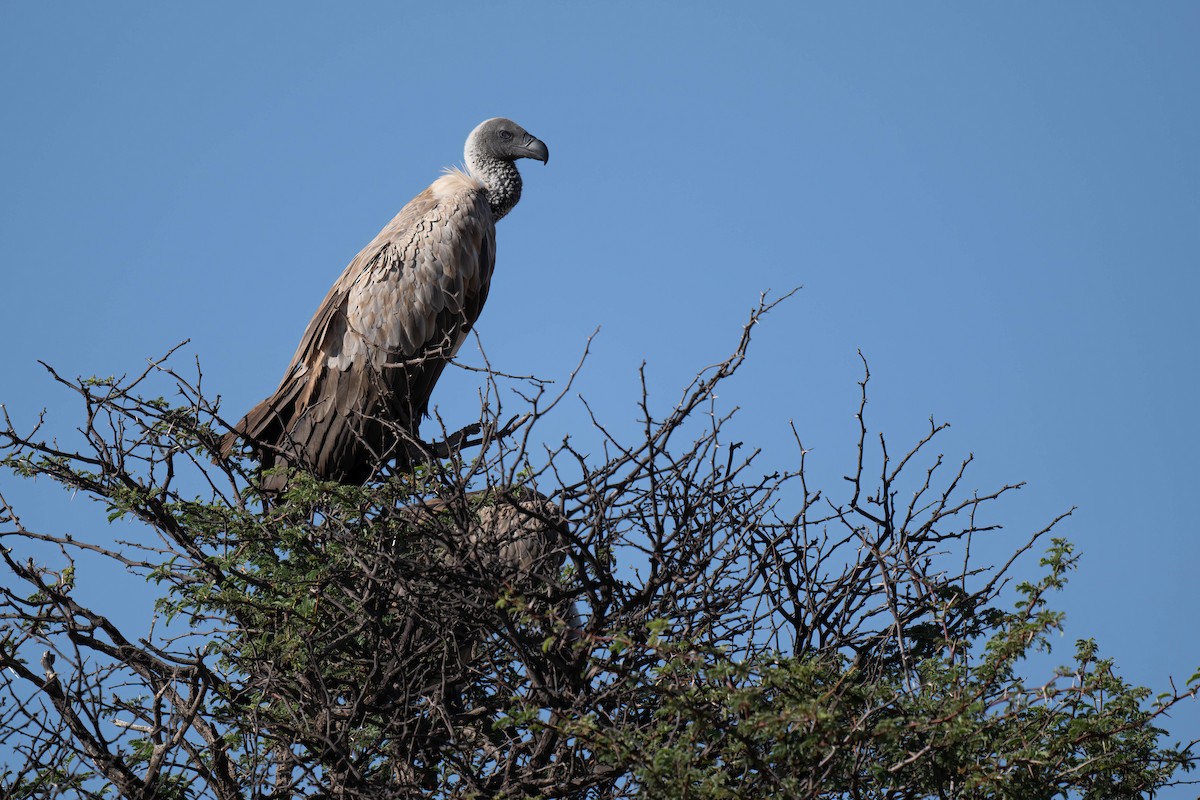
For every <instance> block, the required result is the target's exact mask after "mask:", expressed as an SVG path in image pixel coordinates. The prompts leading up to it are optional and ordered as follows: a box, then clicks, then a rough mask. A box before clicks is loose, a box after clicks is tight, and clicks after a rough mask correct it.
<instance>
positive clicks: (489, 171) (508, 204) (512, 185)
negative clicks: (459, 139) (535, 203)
mask: <svg viewBox="0 0 1200 800" xmlns="http://www.w3.org/2000/svg"><path fill="white" fill-rule="evenodd" d="M474 138H475V137H471V139H468V140H467V149H466V153H465V155H466V161H467V171H468V172H469V173H470V174H471V175H472V176H473V177H475V178H478V179H479V180H480V181H481V182H482V183H483V186H484V189H485V191H486V192H487V199H488V205H490V206H491V207H492V217H493V218H495V219H496V220H499V219H500V218H501V217H503V216H504V215H505V214H507V213H508V212H509V211H512V208H513V206H515V205H516V204H517V201H518V200H520V199H521V185H522V184H521V173H520V172H518V171H517V165H516V164H514V163H513V162H512V161H510V160H509V159H506V158H497V157H496V156H493V155H489V154H486V153H484V152H483V151H482V148H480V147H479V146H478V143H476V142H475V141H474Z"/></svg>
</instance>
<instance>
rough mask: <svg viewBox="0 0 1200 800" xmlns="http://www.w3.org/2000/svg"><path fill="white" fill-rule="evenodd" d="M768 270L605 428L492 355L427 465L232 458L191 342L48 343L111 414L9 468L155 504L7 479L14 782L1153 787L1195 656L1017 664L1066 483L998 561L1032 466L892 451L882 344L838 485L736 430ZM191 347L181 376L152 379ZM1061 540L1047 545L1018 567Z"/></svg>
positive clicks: (89, 417) (37, 432)
mask: <svg viewBox="0 0 1200 800" xmlns="http://www.w3.org/2000/svg"><path fill="white" fill-rule="evenodd" d="M773 305H774V303H769V302H766V301H765V300H764V301H763V302H762V303H760V304H759V306H758V307H757V308H756V309H755V310H754V311H753V312H752V313H751V315H750V318H749V320H748V322H747V324H746V326H745V328H744V330H743V332H742V336H741V339H740V341H739V343H738V345H737V347H736V349H735V350H734V352H733V353H732V354H731V355H730V356H729V357H728V358H727V359H725V360H723V361H722V362H721V363H719V364H717V365H716V366H714V367H711V368H709V369H707V370H705V371H703V372H702V373H700V374H699V375H698V376H697V377H696V378H695V380H694V381H693V382H692V383H691V384H690V385H689V386H688V387H686V389H685V390H684V391H683V393H682V395H681V397H680V400H679V402H678V403H677V404H676V405H675V406H674V407H673V408H671V409H669V410H668V411H667V412H666V413H665V414H663V415H661V416H658V415H657V414H656V413H655V411H654V410H653V409H652V407H651V403H650V401H649V399H648V398H647V397H646V395H645V392H644V391H643V397H642V403H641V416H642V419H641V434H640V435H638V436H636V437H634V438H633V439H632V440H630V439H622V438H620V437H618V436H616V435H614V434H613V433H612V432H611V431H610V429H609V428H608V427H606V426H605V425H604V424H603V423H602V422H600V421H599V420H597V419H596V418H595V417H594V416H592V418H591V420H590V424H591V426H592V430H593V431H594V432H596V434H597V435H598V437H599V438H600V440H601V441H602V442H603V450H602V454H601V455H600V456H592V455H590V454H588V453H585V452H583V451H582V450H581V449H580V448H579V447H578V445H577V443H576V440H574V439H571V438H568V439H566V440H564V441H563V442H561V443H560V444H558V445H555V446H550V447H547V446H544V445H541V446H539V445H538V443H537V442H538V440H537V438H536V435H535V432H536V431H537V430H538V423H539V420H541V419H543V418H544V416H545V415H546V414H547V413H548V411H549V410H550V409H552V408H553V407H554V406H555V405H556V404H557V403H558V402H559V400H561V398H562V397H563V396H565V395H566V393H567V392H568V391H569V390H570V382H569V381H568V385H567V387H566V388H564V389H562V390H561V391H560V392H559V393H558V394H552V393H551V392H550V387H549V386H548V385H547V384H545V383H543V382H539V381H536V380H531V379H524V380H521V381H518V385H517V395H518V396H519V397H520V398H521V402H522V403H523V404H524V408H523V409H522V412H521V413H520V414H518V415H517V416H516V417H513V418H511V419H509V420H507V421H505V418H504V416H503V415H502V413H501V412H502V403H501V402H500V400H499V398H500V397H501V392H500V391H499V388H500V386H499V382H500V381H501V380H503V379H502V378H501V377H499V376H497V375H496V374H495V373H491V374H489V376H488V391H487V392H485V394H484V402H483V403H482V404H481V416H480V419H479V421H478V422H477V423H475V424H473V425H471V426H468V427H466V428H464V429H462V430H459V431H457V432H455V433H453V434H450V433H449V432H447V431H446V430H445V429H444V428H443V433H444V434H446V435H445V436H444V438H443V441H442V442H440V443H438V444H435V445H433V446H432V447H431V449H430V452H431V453H432V454H433V456H432V457H430V458H429V459H428V460H427V462H426V463H425V464H424V466H422V467H420V468H418V469H416V470H413V471H412V472H407V473H404V474H394V475H390V476H387V477H386V478H385V479H384V480H381V481H378V482H376V483H372V484H371V485H368V486H365V487H353V486H343V485H338V484H325V483H320V482H317V481H315V480H313V479H312V478H310V477H308V476H306V475H304V474H303V472H296V473H294V474H293V475H292V476H291V478H290V480H289V482H288V488H287V490H286V492H284V493H283V494H279V495H275V494H264V493H263V492H262V491H261V490H260V489H259V485H260V483H259V481H260V476H259V475H257V474H256V472H255V465H254V464H253V463H248V462H245V461H243V460H242V459H240V458H236V457H235V458H232V459H226V460H221V459H218V460H217V461H216V462H213V461H212V459H213V457H214V454H215V453H216V452H217V448H218V440H219V438H220V436H221V435H222V434H223V433H225V432H226V431H227V430H228V429H229V426H228V424H227V423H226V421H225V420H224V419H223V417H222V415H221V413H220V408H219V404H218V403H216V402H213V401H210V400H209V399H208V398H206V396H205V393H204V392H203V390H202V376H201V373H200V370H199V366H198V365H197V367H196V369H195V374H194V375H192V376H189V377H185V376H184V375H183V374H182V373H181V372H179V371H177V370H176V369H175V368H174V367H173V366H171V365H170V363H169V361H168V360H167V359H163V360H160V361H157V362H154V363H152V364H151V365H150V366H149V367H148V368H147V369H146V370H145V371H143V372H142V373H140V374H138V375H135V376H133V377H132V378H119V379H117V378H105V379H81V380H68V379H65V378H63V377H61V376H59V375H58V374H57V373H54V372H53V370H51V374H52V375H53V377H54V379H55V380H56V381H57V383H58V384H59V385H61V386H62V387H65V388H66V389H68V390H70V391H72V392H74V393H75V394H77V395H78V397H79V398H80V400H81V401H82V403H83V410H84V413H83V420H84V422H83V424H82V425H81V426H80V428H79V434H80V437H81V438H80V439H79V440H78V442H77V443H76V444H66V443H60V441H59V440H57V439H55V438H52V437H50V438H48V437H47V436H46V434H44V433H43V428H44V427H45V426H46V423H45V422H44V421H42V420H39V421H38V423H37V424H36V425H34V426H33V428H32V430H27V431H22V430H20V429H19V428H18V426H17V425H16V424H15V423H14V422H13V420H11V419H9V417H8V416H7V413H6V415H5V418H4V423H3V429H2V430H0V444H2V445H3V448H4V455H3V464H4V466H5V467H7V468H8V470H9V471H10V472H11V473H12V474H13V475H16V476H20V477H24V478H49V479H52V480H53V481H56V482H58V483H59V484H61V485H62V487H63V488H64V489H65V490H67V491H70V492H77V493H80V494H83V495H86V496H88V497H91V498H94V499H95V500H97V501H99V503H100V504H101V506H102V507H103V508H104V510H105V512H106V514H107V517H108V519H109V521H110V522H114V521H117V522H121V523H136V524H135V525H133V527H134V529H135V530H136V531H138V532H139V535H138V537H137V538H136V539H135V540H130V541H124V542H117V543H112V542H110V541H108V539H107V538H106V531H105V529H103V528H98V529H96V530H89V531H88V532H87V533H86V534H84V533H78V532H72V533H50V532H42V531H38V530H34V529H33V528H31V527H27V526H25V525H24V524H23V523H22V522H21V519H20V518H19V517H18V515H17V512H16V510H15V509H14V508H13V507H12V506H11V505H10V504H9V503H8V501H7V500H4V499H3V497H2V496H0V524H2V525H3V526H4V527H3V530H0V536H2V537H3V541H2V545H3V550H2V551H0V558H3V560H4V564H5V565H6V568H7V571H8V577H7V580H6V582H5V585H4V587H3V590H2V593H0V598H2V599H0V613H2V614H3V619H4V630H3V638H2V639H0V660H2V662H3V667H4V670H3V676H4V677H3V679H2V687H3V692H2V694H0V697H2V699H3V704H2V705H0V743H2V745H0V746H2V747H3V752H5V753H6V756H7V766H6V768H5V773H4V777H3V790H4V792H5V795H6V796H19V797H52V796H55V793H56V792H66V793H68V794H71V795H75V796H82V797H102V796H112V794H113V793H114V792H115V793H117V794H119V795H120V796H123V797H130V798H150V797H158V798H193V797H196V798H199V797H205V798H221V800H226V799H227V798H267V797H277V798H282V797H317V796H321V797H337V798H409V797H444V798H452V797H454V798H457V797H463V798H466V797H537V796H541V797H570V798H616V797H629V796H638V797H651V798H657V797H672V798H675V797H683V798H722V797H800V798H817V797H820V798H893V797H894V798H909V797H912V798H925V797H929V798H948V797H955V798H968V797H1012V798H1037V797H1047V798H1048V797H1058V796H1067V795H1073V796H1083V797H1089V798H1110V797H1111V798H1117V797H1122V798H1127V797H1132V796H1137V795H1140V794H1148V793H1153V792H1154V791H1155V790H1156V789H1159V788H1161V787H1164V786H1167V785H1171V784H1172V783H1173V782H1176V781H1178V780H1180V778H1179V774H1180V771H1181V770H1190V769H1191V768H1192V766H1193V764H1194V760H1195V748H1196V742H1190V743H1183V744H1175V745H1166V744H1164V743H1163V739H1164V737H1165V736H1166V731H1165V730H1163V729H1162V728H1161V727H1160V724H1161V720H1162V718H1163V715H1164V714H1166V713H1167V712H1168V711H1169V710H1170V709H1172V708H1174V707H1175V706H1176V705H1177V704H1178V703H1180V702H1181V701H1182V700H1183V699H1185V698H1187V697H1191V696H1193V695H1194V694H1195V691H1196V687H1197V681H1198V680H1200V676H1193V677H1192V678H1191V680H1190V681H1189V682H1188V684H1187V686H1185V687H1183V688H1176V687H1174V686H1172V687H1171V688H1170V689H1169V690H1168V691H1166V692H1165V693H1161V694H1157V695H1155V696H1153V697H1152V696H1151V692H1150V690H1148V689H1144V688H1141V687H1136V686H1131V685H1129V684H1128V683H1127V682H1125V681H1124V680H1123V679H1121V678H1120V676H1119V675H1117V674H1116V672H1115V670H1114V669H1113V665H1112V663H1111V662H1110V661H1108V660H1105V659H1104V658H1102V657H1101V656H1100V655H1099V651H1098V648H1097V645H1096V644H1095V643H1094V642H1092V641H1091V640H1087V641H1081V642H1079V643H1078V644H1077V646H1076V651H1075V654H1074V656H1073V658H1072V660H1071V663H1070V664H1069V665H1068V666H1065V667H1062V668H1061V669H1059V670H1057V671H1055V672H1054V673H1053V674H1051V675H1048V676H1045V678H1044V679H1041V680H1031V679H1029V678H1027V677H1026V676H1025V675H1023V672H1022V669H1023V667H1024V663H1023V659H1024V658H1025V657H1026V656H1027V655H1028V654H1029V653H1030V652H1032V651H1035V650H1038V649H1046V648H1048V647H1049V639H1048V636H1049V634H1050V633H1052V632H1054V631H1056V630H1058V628H1059V626H1060V624H1061V620H1062V617H1061V615H1060V614H1059V613H1057V612H1055V611H1053V610H1052V606H1051V604H1050V601H1051V598H1052V595H1053V592H1054V591H1055V590H1058V589H1060V588H1061V587H1062V586H1063V585H1064V583H1065V582H1066V579H1067V574H1068V573H1069V572H1070V570H1071V569H1073V568H1074V567H1075V554H1074V552H1073V550H1072V548H1071V546H1070V544H1069V543H1067V542H1066V541H1064V540H1062V539H1060V538H1050V537H1051V534H1052V531H1053V529H1054V527H1055V525H1056V524H1057V523H1058V522H1059V521H1060V520H1061V517H1060V518H1059V519H1056V520H1052V521H1051V522H1050V524H1048V525H1047V526H1046V527H1045V528H1043V529H1042V530H1038V531H1034V532H1032V533H1031V534H1030V535H1029V536H1028V537H1027V539H1025V540H1024V542H1023V544H1022V545H1021V546H1020V547H1019V548H1016V551H1015V552H1014V553H1013V555H1012V557H1011V558H1010V559H1007V560H1006V561H1005V562H1003V563H1000V564H995V565H988V564H978V563H975V561H974V560H973V559H972V557H971V556H970V545H971V543H972V542H973V541H975V540H976V539H978V538H979V537H982V536H987V535H989V534H990V533H991V532H992V531H994V530H995V529H996V527H997V526H995V525H993V524H990V523H985V522H983V521H982V520H984V518H985V515H986V514H988V513H989V512H990V510H991V508H992V506H994V505H996V504H997V503H998V502H999V501H1001V500H1002V499H1003V497H1004V496H1005V495H1007V494H1009V493H1010V492H1012V491H1014V490H1016V489H1017V488H1018V486H1016V485H1008V486H1002V487H1000V488H998V489H996V490H995V491H993V492H990V493H987V494H969V493H966V492H964V491H963V490H962V488H961V485H962V479H963V477H964V475H965V474H966V471H967V469H968V467H969V465H970V463H971V459H969V458H968V459H967V460H966V461H964V462H963V463H961V464H959V465H957V466H956V467H951V466H948V465H947V463H946V462H945V460H944V459H943V457H942V456H940V455H937V454H935V453H933V450H934V449H935V444H934V443H935V441H937V439H938V436H939V434H940V432H941V431H942V430H943V429H944V427H945V426H944V425H940V424H936V423H934V422H933V421H931V422H930V427H929V429H928V432H927V433H926V435H925V436H924V437H923V438H921V439H920V440H919V441H918V442H916V443H915V444H914V445H913V446H912V447H911V448H909V449H908V450H907V451H906V452H905V454H904V455H903V456H901V457H899V458H896V457H894V456H893V455H892V454H891V451H890V450H889V448H888V445H887V442H886V440H885V438H884V437H883V436H879V437H878V438H877V439H876V438H875V437H873V436H872V435H870V434H869V430H868V426H867V421H866V415H865V410H866V404H867V386H868V381H869V373H868V372H867V371H866V363H865V361H864V377H863V380H862V383H861V387H862V394H861V404H860V406H859V409H858V420H859V423H860V426H859V435H858V437H857V441H856V442H855V444H854V446H855V448H856V454H857V458H856V464H857V466H856V468H855V470H854V471H853V473H852V474H851V475H849V476H848V478H847V481H846V484H845V487H846V489H845V491H846V493H845V495H837V496H835V495H828V494H826V493H823V492H821V491H818V490H816V489H815V488H814V487H812V486H810V485H809V479H808V476H807V474H806V465H805V460H806V456H805V451H804V448H803V447H802V446H801V443H800V439H799V437H798V436H796V441H795V445H796V449H797V463H796V468H795V469H794V470H792V471H787V472H776V473H771V474H765V475H764V474H761V472H760V471H756V459H757V458H758V456H759V451H757V450H752V449H749V448H747V447H746V446H745V445H742V444H741V443H736V442H729V441H727V440H726V435H725V432H724V428H725V427H726V425H727V423H728V420H729V418H730V416H731V413H732V412H723V411H722V410H721V407H720V405H719V404H718V402H717V400H716V394H715V392H716V389H717V387H718V385H720V384H721V382H722V381H725V380H726V379H727V378H728V377H729V376H731V375H732V374H734V372H735V371H736V370H737V369H738V367H739V366H740V365H741V364H742V363H743V361H744V359H745V357H746V352H747V347H748V345H749V342H750V336H751V332H752V331H753V329H754V326H755V325H756V323H757V322H758V321H759V319H760V318H761V316H762V315H763V314H764V313H766V312H767V311H768V310H770V308H771V307H773ZM572 377H574V376H572ZM162 378H165V379H168V380H169V382H170V384H171V385H172V386H173V389H174V391H175V392H176V395H175V397H173V398H172V399H171V400H170V401H168V400H166V399H163V398H160V397H150V396H146V395H147V394H148V393H149V392H148V391H147V390H148V388H149V387H150V386H151V384H152V383H153V382H154V381H155V380H158V379H162ZM1067 513H1069V512H1067ZM1064 516H1066V515H1065V514H1064ZM127 527H128V526H127ZM1047 539H1049V541H1048V542H1046V541H1044V540H1047ZM1039 545H1044V546H1046V547H1047V549H1046V551H1045V556H1044V557H1043V558H1042V561H1041V565H1042V577H1041V578H1039V579H1036V580H1033V581H1029V582H1025V583H1020V584H1019V585H1018V586H1017V587H1016V591H1015V593H1013V592H1011V591H1007V590H1006V587H1007V585H1008V582H1009V581H1010V580H1011V579H1012V578H1011V576H1012V572H1013V569H1012V568H1013V565H1014V564H1015V563H1016V561H1017V559H1018V558H1019V557H1021V556H1022V555H1023V554H1025V553H1027V552H1028V551H1030V550H1031V549H1033V548H1034V547H1036V546H1039ZM113 566H115V567H117V568H119V571H118V572H117V573H116V575H115V577H114V571H113V570H112V569H111V567H113ZM102 574H103V575H107V576H108V577H106V578H105V580H109V579H111V580H136V579H137V578H145V579H148V580H150V581H152V582H153V583H154V584H155V585H156V586H157V587H158V590H157V591H158V597H157V602H156V612H157V613H156V616H155V620H154V622H153V623H152V624H151V625H150V627H149V629H148V630H146V629H140V630H136V631H132V630H131V627H130V625H131V623H130V622H128V621H123V620H118V619H117V618H116V617H114V616H113V615H112V614H111V613H108V612H106V611H105V608H104V606H103V604H102V601H103V597H101V598H100V599H98V600H95V601H88V602H85V601H83V600H81V599H79V598H80V596H81V595H82V594H84V593H83V591H82V587H83V586H84V584H86V583H87V582H88V581H92V580H97V579H98V576H100V575H102ZM1009 588H1011V587H1009Z"/></svg>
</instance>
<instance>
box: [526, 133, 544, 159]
mask: <svg viewBox="0 0 1200 800" xmlns="http://www.w3.org/2000/svg"><path fill="white" fill-rule="evenodd" d="M521 150H523V151H524V152H523V153H522V155H523V156H524V157H525V158H536V159H537V160H538V161H540V162H542V163H543V164H549V163H550V150H549V149H548V148H547V147H546V143H545V142H543V141H542V140H541V139H539V138H537V137H536V136H531V135H530V134H528V133H527V134H525V142H524V143H523V144H522V145H521Z"/></svg>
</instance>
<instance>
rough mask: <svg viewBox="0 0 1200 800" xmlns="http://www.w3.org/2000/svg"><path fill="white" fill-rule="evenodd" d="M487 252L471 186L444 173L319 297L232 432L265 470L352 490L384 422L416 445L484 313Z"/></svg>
mask: <svg viewBox="0 0 1200 800" xmlns="http://www.w3.org/2000/svg"><path fill="white" fill-rule="evenodd" d="M495 252H496V247H495V224H494V222H493V220H492V214H491V210H490V208H489V206H488V203H487V200H486V197H485V196H484V193H483V187H482V185H481V184H480V183H479V182H478V181H477V180H476V179H474V178H472V177H470V176H468V175H466V174H464V173H459V172H453V173H450V174H448V175H446V176H444V177H442V178H440V179H439V180H438V181H436V182H435V183H434V184H433V185H432V186H430V187H429V188H428V189H426V190H425V191H424V192H422V193H421V194H420V195H418V196H417V197H416V198H414V199H413V200H412V201H411V202H410V203H409V204H408V205H406V206H405V207H404V208H403V209H402V210H401V211H400V213H399V214H397V215H396V217H395V218H394V219H393V220H392V221H391V222H390V223H388V225H387V226H386V227H385V228H384V229H383V230H382V231H380V233H379V235H378V236H376V237H375V239H374V240H373V241H372V242H371V243H370V244H368V245H367V246H366V247H365V248H363V250H362V251H361V252H360V253H359V254H358V255H357V256H355V258H354V259H353V260H352V261H351V262H350V264H349V265H348V266H347V267H346V269H345V271H344V272H343V273H342V275H341V277H340V278H338V280H337V282H336V283H334V285H333V287H332V288H331V289H330V290H329V293H328V294H327V295H326V296H325V300H324V301H323V302H322V303H321V306H320V308H319V309H318V310H317V313H316V314H315V315H314V316H313V318H312V321H311V322H309V324H308V328H307V329H306V330H305V332H304V336H303V337H302V338H301V340H300V344H299V346H298V347H297V349H296V354H295V355H294V356H293V357H292V362H291V364H290V365H289V367H288V369H287V372H286V373H285V375H284V378H283V380H282V381H281V382H280V384H279V388H278V389H276V390H275V393H274V394H273V395H272V396H271V397H269V398H267V399H266V400H264V401H263V402H262V403H260V404H259V405H258V406H256V407H255V408H254V409H252V410H251V411H250V413H249V414H247V415H246V417H245V419H244V420H243V421H242V422H241V423H239V425H238V426H237V428H236V430H237V431H238V432H240V433H241V434H243V435H244V436H246V437H247V438H248V439H250V440H251V441H252V442H253V443H255V445H256V447H258V448H259V449H260V450H261V451H262V455H263V461H264V466H271V464H273V463H274V459H273V458H271V455H272V453H274V455H275V456H284V457H285V458H286V457H287V456H288V455H291V456H292V458H293V459H295V458H296V457H299V458H300V460H302V461H304V462H306V463H307V464H308V466H310V467H311V468H312V469H313V470H314V471H315V472H316V474H317V475H319V476H321V477H323V478H326V479H332V480H345V481H355V482H360V481H362V480H366V478H367V477H369V475H370V472H371V470H372V469H373V468H374V466H375V465H376V463H377V461H378V460H379V459H380V458H382V457H383V456H385V455H387V454H389V452H390V451H392V450H393V449H394V448H395V444H396V442H395V436H394V435H393V434H392V432H391V429H390V427H389V422H390V423H391V424H396V425H399V426H400V427H401V429H402V430H404V431H405V432H407V433H408V434H409V435H412V436H415V434H416V430H417V427H418V425H419V423H420V419H421V416H422V415H423V414H424V413H425V412H426V409H427V407H428V403H429V395H430V393H431V392H432V391H433V386H434V384H435V383H436V382H437V379H438V376H440V375H441V372H442V370H443V369H444V368H445V365H446V363H447V361H448V360H449V359H450V358H451V357H452V356H453V354H454V352H455V351H456V350H457V348H458V346H459V345H460V344H461V342H462V340H463V338H464V337H465V336H466V334H467V332H468V331H469V330H470V328H471V326H472V325H473V324H474V322H475V320H476V319H477V318H478V316H479V313H480V311H481V310H482V308H483V302H484V300H485V299H486V297H487V291H488V285H489V282H490V280H491V274H492V268H493V266H494V264H495ZM227 438H228V437H227ZM223 444H225V446H226V451H227V452H228V451H229V450H231V449H232V447H233V444H234V442H232V441H227V442H226V443H223ZM268 462H270V463H268Z"/></svg>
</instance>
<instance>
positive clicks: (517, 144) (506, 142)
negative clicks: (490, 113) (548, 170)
mask: <svg viewBox="0 0 1200 800" xmlns="http://www.w3.org/2000/svg"><path fill="white" fill-rule="evenodd" d="M465 154H466V157H467V163H468V164H472V163H476V162H479V161H493V160H495V161H508V162H512V161H516V160H517V159H518V158H536V159H537V160H538V161H541V162H542V163H543V164H546V163H549V161H550V151H549V150H548V149H547V148H546V145H545V144H544V143H543V142H542V141H541V140H540V139H538V138H537V137H536V136H534V135H533V134H531V133H528V132H527V131H526V130H525V129H524V128H522V127H521V126H520V125H518V124H517V123H515V122H513V121H512V120H511V119H505V118H504V117H493V118H492V119H489V120H486V121H484V122H481V123H479V125H478V126H477V127H476V128H475V130H473V131H471V135H470V136H468V137H467V146H466V148H465Z"/></svg>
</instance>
